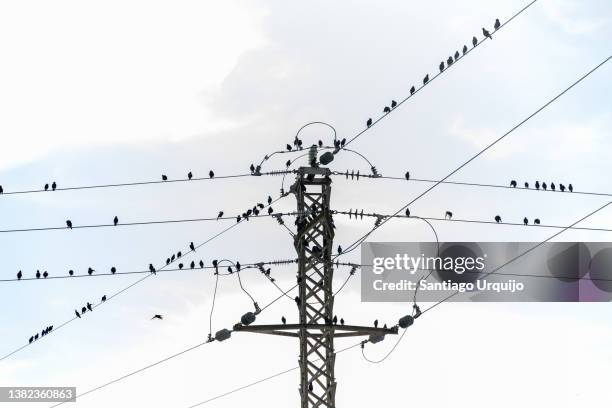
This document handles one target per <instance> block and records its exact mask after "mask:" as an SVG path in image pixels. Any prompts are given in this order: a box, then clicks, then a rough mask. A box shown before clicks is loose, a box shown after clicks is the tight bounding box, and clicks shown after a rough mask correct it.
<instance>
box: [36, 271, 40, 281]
mask: <svg viewBox="0 0 612 408" xmlns="http://www.w3.org/2000/svg"><path fill="white" fill-rule="evenodd" d="M36 279H40V271H38V270H37V271H36Z"/></svg>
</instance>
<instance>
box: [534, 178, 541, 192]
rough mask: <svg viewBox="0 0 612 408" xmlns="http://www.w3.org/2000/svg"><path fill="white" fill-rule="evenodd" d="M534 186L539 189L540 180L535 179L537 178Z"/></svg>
mask: <svg viewBox="0 0 612 408" xmlns="http://www.w3.org/2000/svg"><path fill="white" fill-rule="evenodd" d="M535 188H536V190H539V189H540V182H539V181H537V180H536V182H535Z"/></svg>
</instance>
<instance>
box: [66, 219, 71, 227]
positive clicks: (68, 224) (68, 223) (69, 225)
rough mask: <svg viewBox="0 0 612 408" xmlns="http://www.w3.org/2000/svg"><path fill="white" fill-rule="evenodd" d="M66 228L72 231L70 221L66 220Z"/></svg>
mask: <svg viewBox="0 0 612 408" xmlns="http://www.w3.org/2000/svg"><path fill="white" fill-rule="evenodd" d="M66 226H67V227H68V228H70V229H72V221H70V220H66Z"/></svg>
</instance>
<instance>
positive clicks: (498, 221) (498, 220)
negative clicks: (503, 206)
mask: <svg viewBox="0 0 612 408" xmlns="http://www.w3.org/2000/svg"><path fill="white" fill-rule="evenodd" d="M501 221H502V219H501V217H500V216H499V215H496V216H495V222H497V223H500V222H501Z"/></svg>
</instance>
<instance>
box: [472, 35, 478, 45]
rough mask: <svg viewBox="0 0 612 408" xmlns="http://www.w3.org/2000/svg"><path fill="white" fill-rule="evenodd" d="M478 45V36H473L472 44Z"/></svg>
mask: <svg viewBox="0 0 612 408" xmlns="http://www.w3.org/2000/svg"><path fill="white" fill-rule="evenodd" d="M476 45H478V38H476V37H472V46H473V47H475V46H476Z"/></svg>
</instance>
